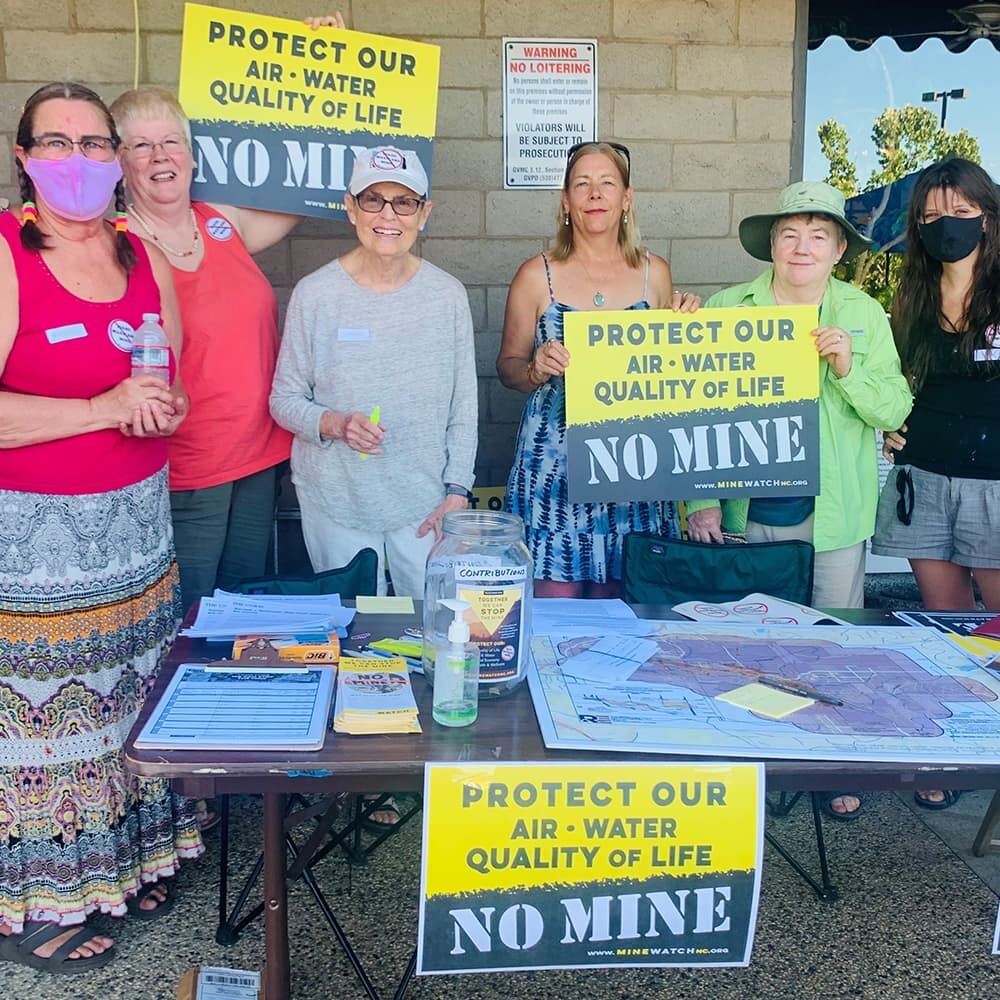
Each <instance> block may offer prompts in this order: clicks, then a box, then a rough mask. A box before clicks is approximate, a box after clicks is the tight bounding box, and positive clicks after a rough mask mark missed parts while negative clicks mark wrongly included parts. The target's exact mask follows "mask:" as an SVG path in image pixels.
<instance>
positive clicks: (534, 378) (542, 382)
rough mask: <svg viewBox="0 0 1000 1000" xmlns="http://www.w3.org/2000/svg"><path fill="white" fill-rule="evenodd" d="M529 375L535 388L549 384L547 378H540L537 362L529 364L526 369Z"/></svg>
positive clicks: (529, 379)
mask: <svg viewBox="0 0 1000 1000" xmlns="http://www.w3.org/2000/svg"><path fill="white" fill-rule="evenodd" d="M526 371H527V375H528V381H529V382H530V383H531V384H532V385H533V386H535V387H537V386H540V385H545V383H546V382H548V379H547V378H539V377H538V372H536V371H535V362H534V361H532V362H530V363H529V364H528V367H527V369H526Z"/></svg>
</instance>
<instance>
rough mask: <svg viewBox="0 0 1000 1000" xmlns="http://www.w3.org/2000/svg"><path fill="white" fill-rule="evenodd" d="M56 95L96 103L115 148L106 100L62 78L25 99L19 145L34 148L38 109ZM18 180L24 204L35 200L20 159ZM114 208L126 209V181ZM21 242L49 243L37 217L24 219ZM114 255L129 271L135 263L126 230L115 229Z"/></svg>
mask: <svg viewBox="0 0 1000 1000" xmlns="http://www.w3.org/2000/svg"><path fill="white" fill-rule="evenodd" d="M56 98H62V99H64V100H67V101H86V102H87V103H89V104H93V105H94V106H95V107H96V108H97V109H98V110H99V111H100V112H101V114H102V115H103V116H104V121H105V124H106V125H107V127H108V133H109V135H110V136H111V141H112V143H113V144H114V146H115V148H116V149H117V148H118V144H119V143H120V142H121V139H120V138H119V136H118V130H117V129H116V128H115V121H114V118H112V117H111V112H110V111H108V108H107V105H106V104H105V103H104V101H102V100H101V98H100V97H98V95H97V94H96V93H95V92H94V91H93V90H91V89H90V88H89V87H85V86H83V84H81V83H62V82H58V83H47V84H46V85H45V86H44V87H39V88H38V90H36V91H35V92H34V93H33V94H32V95H31V97H29V98H28V100H27V101H25V103H24V110H23V111H22V112H21V118H20V121H18V123H17V137H16V139H15V142H16V143H17V145H18V146H20V147H21V148H22V149H30V148H31V146H32V145H33V144H34V132H35V112H36V111H37V110H38V107H39V105H41V104H44V103H45V102H46V101H51V100H54V99H56ZM17 182H18V187H19V189H20V194H21V202H22V204H23V203H24V202H28V201H30V202H33V201H34V200H35V185H34V183H33V182H32V180H31V178H30V177H29V176H28V174H27V171H26V170H25V169H24V167H23V166H22V165H21V161H20V160H18V161H17ZM115 209H116V210H117V211H118V212H119V213H124V212H125V185H124V183H123V182H122V181H119V182H118V184H117V185H116V186H115ZM21 246H23V247H24V248H25V250H30V251H32V252H33V253H38V252H39V251H41V250H44V249H45V247H46V242H45V235H44V234H43V233H42V231H41V229H39V228H38V223H37V222H36V221H35V220H34V218H31V217H28V218H23V219H22V225H21ZM115 256H116V257H117V259H118V264H119V266H120V267H121V268H122V270H123V271H125V273H126V274H127V273H128V272H129V271H131V270H132V268H133V267H134V266H135V249H134V248H133V246H132V243H131V241H130V240H129V238H128V234H127V233H126V232H123V231H116V232H115Z"/></svg>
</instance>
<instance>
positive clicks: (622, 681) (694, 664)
mask: <svg viewBox="0 0 1000 1000" xmlns="http://www.w3.org/2000/svg"><path fill="white" fill-rule="evenodd" d="M608 641H609V640H608V639H607V638H606V637H602V638H599V637H597V636H591V637H580V636H559V635H555V634H553V635H536V636H535V637H534V639H533V640H532V653H533V656H534V662H535V669H534V670H532V671H531V672H530V674H529V683H530V687H531V695H532V698H533V700H534V704H535V712H536V714H537V716H538V720H539V724H540V725H541V729H542V734H543V737H544V739H545V745H546V746H548V747H559V748H570V749H592V750H597V749H600V750H621V751H626V752H633V753H649V752H660V753H679V754H683V753H692V752H694V753H698V754H709V755H714V756H727V757H729V756H751V757H754V758H768V757H774V758H804V759H814V760H871V761H890V762H895V761H901V762H907V761H914V762H925V763H943V762H946V763H963V762H964V763H976V764H1000V676H998V675H997V674H994V673H991V672H990V671H988V670H986V669H984V668H982V667H979V666H977V665H975V664H974V663H973V662H972V661H970V660H969V659H968V657H966V656H965V655H963V654H962V653H961V652H960V651H958V650H957V649H956V648H955V647H954V646H952V645H951V644H950V643H949V642H947V641H946V640H945V639H944V638H943V637H942V636H941V635H940V634H938V633H935V632H934V631H932V630H930V629H923V628H894V627H834V626H824V627H822V628H817V627H815V626H813V627H799V626H782V627H767V626H719V625H710V624H705V623H694V622H692V623H677V622H657V623H651V632H650V635H649V636H648V638H647V639H632V640H630V645H629V646H628V647H625V646H621V645H620V644H619V646H609V645H608ZM611 648H613V649H614V654H615V655H612V653H608V652H603V651H602V650H605V649H611ZM761 674H768V675H772V676H775V675H776V676H778V677H783V678H789V679H794V680H798V681H801V682H803V683H805V684H808V685H810V686H811V687H812V688H814V689H816V690H818V691H822V692H823V693H824V694H827V695H830V696H832V697H834V698H837V699H839V700H841V701H843V703H844V704H843V706H842V707H841V706H835V705H828V704H824V703H822V702H813V703H812V704H810V705H809V706H808V707H806V708H803V709H801V710H799V711H796V712H794V713H793V714H791V715H789V716H786V717H785V718H782V719H773V718H768V717H766V716H762V715H758V714H756V713H755V712H753V711H750V710H748V709H745V708H741V707H738V706H735V705H729V704H726V703H725V702H722V701H719V700H717V696H718V695H721V694H725V693H727V692H730V691H732V690H734V689H736V688H739V687H742V686H743V685H746V684H749V683H752V682H753V681H755V680H757V679H758V678H759V677H760V675H761Z"/></svg>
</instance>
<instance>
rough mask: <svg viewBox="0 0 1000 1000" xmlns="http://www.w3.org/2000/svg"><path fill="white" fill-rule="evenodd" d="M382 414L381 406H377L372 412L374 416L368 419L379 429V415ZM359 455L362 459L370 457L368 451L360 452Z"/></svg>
mask: <svg viewBox="0 0 1000 1000" xmlns="http://www.w3.org/2000/svg"><path fill="white" fill-rule="evenodd" d="M381 412H382V407H381V406H376V407H375V409H374V410H372V415H371V416H370V417H369V418H368V419H369V420H370V421H371V422H372V423H373V424H374V425H375V426H376V427H378V418H379V415H380V414H381ZM358 454H359V455H360V456H361V457H362V458H367V457H368V452H367V451H359V452H358Z"/></svg>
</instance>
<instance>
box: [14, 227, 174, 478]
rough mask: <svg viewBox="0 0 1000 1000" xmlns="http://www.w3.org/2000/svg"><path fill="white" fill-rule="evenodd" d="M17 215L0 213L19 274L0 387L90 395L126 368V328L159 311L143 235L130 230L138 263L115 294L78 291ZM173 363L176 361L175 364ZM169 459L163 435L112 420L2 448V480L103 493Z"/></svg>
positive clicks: (42, 393) (145, 474)
mask: <svg viewBox="0 0 1000 1000" xmlns="http://www.w3.org/2000/svg"><path fill="white" fill-rule="evenodd" d="M20 229H21V226H20V222H19V221H18V219H17V217H16V216H15V215H14V213H13V212H3V213H0V236H2V237H3V238H4V239H5V240H6V241H7V245H8V246H9V247H10V252H11V254H12V255H13V258H14V268H15V272H16V274H17V284H18V308H19V310H20V319H19V323H18V329H17V336H16V337H15V338H14V343H13V345H12V347H11V349H10V354H9V355H8V356H7V362H6V364H5V365H4V368H3V372H2V373H0V391H6V392H17V393H23V394H25V395H28V396H51V397H55V398H58V399H91V398H93V397H94V396H98V395H100V394H101V393H102V392H106V391H107V390H108V389H110V388H112V387H113V386H115V385H117V384H118V383H119V382H121V381H122V379H126V378H128V377H129V375H130V374H131V370H132V359H131V349H132V337H133V334H134V332H135V330H136V329H138V327H139V325H140V324H141V323H142V314H143V313H144V312H159V311H160V290H159V286H158V285H157V284H156V279H155V278H154V277H153V269H152V267H151V265H150V263H149V257H148V256H147V254H146V250H145V248H144V247H143V245H142V241H141V240H139V239H138V238H136V237H133V236H131V235H130V236H129V240H130V241H131V243H132V246H133V247H134V248H135V254H136V265H135V267H134V268H133V269H132V271H131V273H130V274H129V277H128V287H127V288H126V290H125V294H124V295H123V296H122V297H121V298H120V299H117V300H116V301H114V302H88V301H87V300H86V299H80V298H77V296H75V295H74V294H73V293H72V292H70V291H68V290H67V289H65V288H64V287H63V286H62V285H61V284H59V282H58V281H57V280H56V278H55V276H54V275H53V274H52V272H51V271H50V270H49V268H48V265H47V264H46V263H45V259H44V256H43V255H42V254H39V253H32V252H30V251H28V250H25V249H24V248H23V247H22V246H21V239H20ZM171 367H173V365H172V364H171ZM166 461H167V442H166V439H165V438H134V437H126V436H125V435H124V434H122V433H121V431H119V430H118V429H117V428H111V429H108V430H100V431H91V432H88V433H86V434H76V435H74V436H73V437H68V438H60V439H59V440H57V441H45V442H43V443H42V444H30V445H24V446H22V447H20V448H2V449H0V489H4V490H17V491H19V492H24V493H55V494H77V493H104V492H106V491H108V490H115V489H120V488H121V487H123V486H128V485H131V484H132V483H137V482H139V481H140V480H142V479H145V478H147V477H148V476H151V475H152V474H153V473H154V472H157V471H158V470H159V469H162V468H163V466H164V465H165V464H166Z"/></svg>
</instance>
